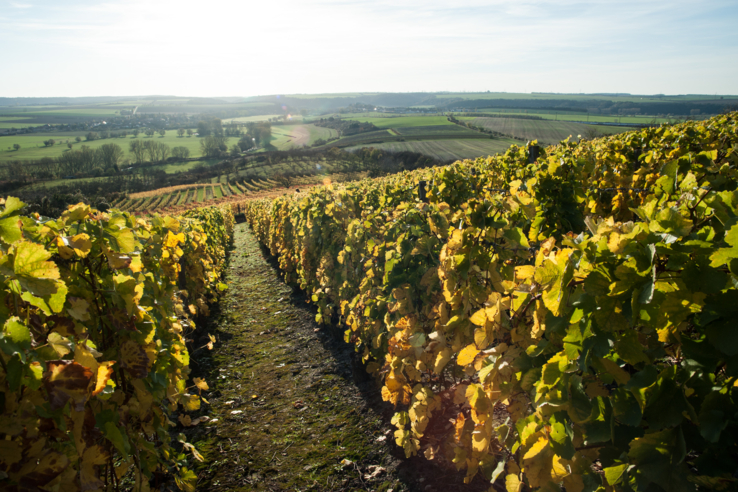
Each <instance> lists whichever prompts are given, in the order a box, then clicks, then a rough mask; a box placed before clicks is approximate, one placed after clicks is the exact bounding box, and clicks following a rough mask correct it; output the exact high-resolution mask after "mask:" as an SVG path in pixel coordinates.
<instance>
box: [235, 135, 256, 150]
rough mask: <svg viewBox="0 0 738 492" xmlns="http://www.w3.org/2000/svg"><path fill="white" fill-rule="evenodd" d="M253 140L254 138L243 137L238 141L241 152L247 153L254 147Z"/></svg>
mask: <svg viewBox="0 0 738 492" xmlns="http://www.w3.org/2000/svg"><path fill="white" fill-rule="evenodd" d="M251 138H252V137H250V136H248V135H246V136H244V137H241V139H240V140H239V141H238V146H239V147H240V148H241V151H243V152H246V151H247V150H249V149H250V148H251V147H253V146H254V141H253V140H252V139H251Z"/></svg>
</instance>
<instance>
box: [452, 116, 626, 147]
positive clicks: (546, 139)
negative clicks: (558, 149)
mask: <svg viewBox="0 0 738 492" xmlns="http://www.w3.org/2000/svg"><path fill="white" fill-rule="evenodd" d="M464 119H465V120H467V121H469V122H470V123H471V124H473V125H475V126H479V127H483V128H486V129H488V130H492V131H495V132H499V133H504V134H505V135H511V136H513V137H517V138H523V139H525V140H538V141H539V142H541V143H545V144H551V143H558V142H560V141H561V140H564V139H565V138H567V137H569V136H571V137H572V138H573V139H574V140H578V135H582V136H583V137H585V138H587V137H588V136H593V134H594V133H597V134H601V135H610V134H613V133H622V132H625V131H629V130H632V129H633V128H628V127H620V126H605V125H584V124H582V123H572V122H569V121H551V120H526V119H520V118H464Z"/></svg>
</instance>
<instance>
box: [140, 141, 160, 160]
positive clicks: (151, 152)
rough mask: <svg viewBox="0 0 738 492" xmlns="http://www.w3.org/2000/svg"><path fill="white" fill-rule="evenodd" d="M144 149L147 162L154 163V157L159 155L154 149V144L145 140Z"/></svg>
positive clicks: (157, 150)
mask: <svg viewBox="0 0 738 492" xmlns="http://www.w3.org/2000/svg"><path fill="white" fill-rule="evenodd" d="M143 145H144V149H146V152H147V153H148V154H149V161H151V162H156V161H157V159H156V157H157V156H158V155H159V149H157V148H156V142H154V141H153V140H146V141H145V142H144V143H143Z"/></svg>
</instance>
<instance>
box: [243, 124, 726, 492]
mask: <svg viewBox="0 0 738 492" xmlns="http://www.w3.org/2000/svg"><path fill="white" fill-rule="evenodd" d="M736 118H738V114H736V113H732V114H728V115H722V116H718V117H715V118H712V119H710V120H706V121H701V122H687V123H684V124H681V125H675V126H666V125H664V126H661V127H657V128H647V129H643V130H641V131H635V132H629V133H626V134H622V135H617V136H612V137H606V138H601V139H596V140H591V141H589V140H582V141H579V142H571V141H568V140H565V141H563V142H561V143H560V144H558V145H556V146H551V147H548V148H546V149H541V152H540V155H539V156H538V158H537V159H535V160H534V159H533V158H530V153H529V149H530V147H529V146H524V147H518V146H513V147H511V148H510V149H509V150H508V151H507V152H505V153H504V154H503V155H497V156H493V157H489V158H480V159H477V160H475V161H463V162H457V163H455V164H453V165H450V166H447V167H444V168H435V169H427V170H419V171H413V172H409V173H402V174H399V175H393V176H388V177H385V178H381V179H375V180H364V181H361V182H358V183H350V184H345V185H340V186H326V187H319V188H313V189H311V190H310V191H309V193H308V194H307V195H303V196H297V197H278V198H274V199H271V200H252V201H248V202H246V203H245V204H244V205H243V206H244V208H245V210H246V216H247V219H248V221H249V222H250V224H251V226H252V228H253V230H254V232H255V234H256V236H257V238H258V239H259V241H260V242H262V243H263V244H264V245H265V246H266V247H268V248H269V250H270V251H271V253H272V254H273V255H275V256H277V258H278V260H279V265H280V267H281V268H282V270H283V271H284V273H285V276H286V278H287V280H289V281H291V282H294V283H295V284H297V285H299V286H300V287H301V288H302V289H304V290H305V291H306V292H307V293H308V294H309V296H310V299H311V300H312V302H314V303H315V304H316V305H317V308H318V314H317V319H318V321H320V322H326V323H327V322H331V321H340V322H341V323H343V324H344V325H345V326H346V328H347V329H346V332H345V339H346V341H347V342H350V343H352V344H353V345H354V347H355V349H356V351H357V352H358V353H359V354H361V356H362V358H363V360H364V361H365V362H366V364H367V370H368V371H369V372H371V373H372V374H374V375H375V376H376V377H377V378H378V380H379V381H381V383H382V396H383V398H384V399H385V400H386V401H389V402H391V403H393V404H394V405H395V406H396V408H397V412H396V413H395V415H394V417H393V419H392V423H393V424H394V425H395V426H396V428H397V430H396V432H395V440H396V442H397V444H398V445H400V446H402V447H403V449H404V450H405V453H406V455H407V456H411V455H415V454H422V455H424V456H425V457H426V458H428V459H435V460H438V461H440V462H443V463H446V464H448V465H449V466H455V467H456V468H458V469H460V470H462V469H465V470H466V480H467V481H471V480H472V479H473V478H474V477H475V476H477V475H481V476H483V477H484V479H486V480H488V481H489V482H491V483H494V482H496V481H498V480H499V481H500V482H501V483H504V484H505V486H506V488H507V490H508V491H509V492H518V491H521V490H559V487H560V485H562V484H563V485H564V486H565V488H566V490H567V491H585V490H618V491H646V490H649V491H659V490H665V491H694V490H698V489H699V490H706V489H709V490H729V489H733V488H735V487H736V486H738V483H737V481H736V478H735V477H734V473H735V456H737V455H738V417H737V415H738V414H737V413H736V411H738V406H737V405H736V403H737V402H736V399H737V398H738V383H737V380H738V358H737V357H736V356H738V335H736V334H737V333H738V331H736V330H735V329H734V327H733V323H734V321H733V320H734V319H735V316H736V314H738V313H736V310H737V309H738V289H736V286H737V285H738V277H737V276H736V275H737V274H738V271H737V269H738V198H736V196H738V195H736V193H737V192H738V186H737V182H736V178H737V177H738V176H737V175H736V167H737V166H738V135H737V134H736V126H737V125H736ZM532 145H535V142H532ZM530 161H533V162H530ZM421 187H422V188H423V191H424V193H419V190H420V188H421Z"/></svg>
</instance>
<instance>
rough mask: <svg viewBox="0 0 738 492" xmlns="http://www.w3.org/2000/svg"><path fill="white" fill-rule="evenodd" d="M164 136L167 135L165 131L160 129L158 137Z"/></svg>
mask: <svg viewBox="0 0 738 492" xmlns="http://www.w3.org/2000/svg"><path fill="white" fill-rule="evenodd" d="M166 134H167V131H166V130H165V129H163V128H162V129H160V130H159V135H161V136H162V137H163V136H164V135H166Z"/></svg>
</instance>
